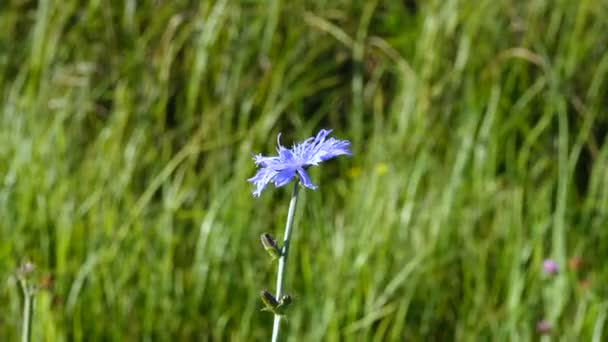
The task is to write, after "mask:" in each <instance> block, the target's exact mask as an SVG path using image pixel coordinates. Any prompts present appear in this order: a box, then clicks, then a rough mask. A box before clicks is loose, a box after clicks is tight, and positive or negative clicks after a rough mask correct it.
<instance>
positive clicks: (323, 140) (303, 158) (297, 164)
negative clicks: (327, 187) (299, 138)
mask: <svg viewBox="0 0 608 342" xmlns="http://www.w3.org/2000/svg"><path fill="white" fill-rule="evenodd" d="M330 133H331V130H326V129H322V130H321V131H319V133H317V136H315V137H310V138H308V139H306V140H304V141H303V142H301V143H299V144H295V145H294V146H293V147H292V148H291V149H287V148H285V147H283V146H282V145H281V142H280V138H281V134H279V135H278V137H277V152H278V154H279V155H278V156H274V157H266V156H263V155H261V154H257V155H255V156H254V157H253V160H254V162H255V165H256V166H258V167H260V169H259V170H258V172H257V173H256V174H255V176H253V177H251V178H249V179H248V181H249V182H251V183H253V184H254V185H255V190H254V191H253V195H254V196H255V197H258V196H260V194H261V193H262V190H264V188H265V187H266V185H267V184H268V183H271V182H272V183H274V186H275V187H281V186H283V185H285V184H287V183H289V181H290V180H291V179H292V178H293V177H294V176H295V175H296V174H297V176H298V178H299V179H300V181H301V182H302V185H304V186H305V187H307V188H309V189H316V188H317V187H316V185H314V184H313V183H312V181H311V180H310V177H309V176H308V174H307V173H306V168H308V167H309V166H314V165H319V164H320V163H321V162H324V161H326V160H329V159H332V158H334V157H337V156H340V155H349V156H350V155H352V152H351V151H350V141H348V140H336V139H334V138H329V139H327V136H328V135H329V134H330Z"/></svg>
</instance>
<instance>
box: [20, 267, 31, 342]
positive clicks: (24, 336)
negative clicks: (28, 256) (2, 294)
mask: <svg viewBox="0 0 608 342" xmlns="http://www.w3.org/2000/svg"><path fill="white" fill-rule="evenodd" d="M20 283H21V289H22V291H23V322H22V324H21V342H29V341H30V337H31V334H32V313H33V301H34V295H33V293H32V290H31V289H30V288H29V285H28V284H27V280H24V279H21V280H20Z"/></svg>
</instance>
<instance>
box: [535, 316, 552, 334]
mask: <svg viewBox="0 0 608 342" xmlns="http://www.w3.org/2000/svg"><path fill="white" fill-rule="evenodd" d="M552 329H553V327H552V326H551V323H549V321H547V320H545V319H541V320H540V321H538V323H536V331H538V332H539V333H541V334H548V333H550V332H551V330H552Z"/></svg>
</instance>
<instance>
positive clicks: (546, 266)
mask: <svg viewBox="0 0 608 342" xmlns="http://www.w3.org/2000/svg"><path fill="white" fill-rule="evenodd" d="M543 272H545V274H548V275H556V274H557V272H559V266H558V265H557V262H555V260H553V259H545V261H543Z"/></svg>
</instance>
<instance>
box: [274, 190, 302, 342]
mask: <svg viewBox="0 0 608 342" xmlns="http://www.w3.org/2000/svg"><path fill="white" fill-rule="evenodd" d="M294 183H295V184H294V185H293V191H292V193H291V200H290V201H289V211H288V212H287V223H286V224H285V235H284V237H283V247H282V248H281V256H280V257H279V271H278V273H277V292H276V297H275V298H277V300H280V299H281V296H282V295H283V277H284V276H285V268H286V265H287V255H288V254H289V241H290V239H291V228H292V227H293V217H294V216H295V215H294V214H295V212H296V203H297V201H298V190H299V188H300V184H299V182H297V181H296V182H294ZM280 326H281V316H280V315H274V324H273V326H272V342H277V341H278V340H279V328H280Z"/></svg>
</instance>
